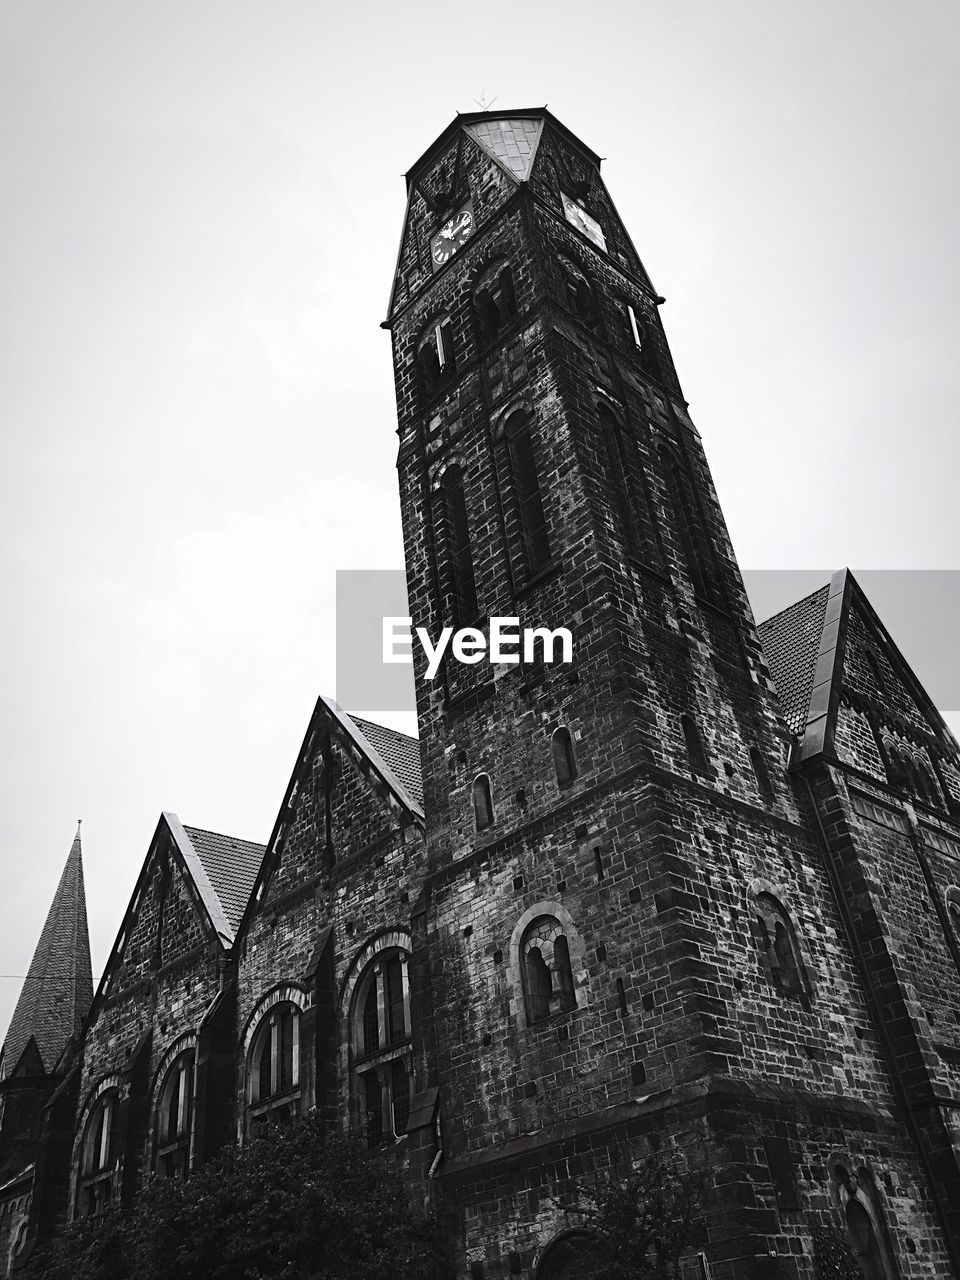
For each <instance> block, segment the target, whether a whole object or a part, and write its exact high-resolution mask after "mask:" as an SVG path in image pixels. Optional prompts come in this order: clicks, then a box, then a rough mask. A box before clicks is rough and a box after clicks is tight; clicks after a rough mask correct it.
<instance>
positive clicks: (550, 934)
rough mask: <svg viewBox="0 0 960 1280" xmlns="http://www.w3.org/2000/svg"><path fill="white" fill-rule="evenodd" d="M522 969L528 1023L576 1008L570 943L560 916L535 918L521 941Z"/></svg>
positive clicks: (540, 1020)
mask: <svg viewBox="0 0 960 1280" xmlns="http://www.w3.org/2000/svg"><path fill="white" fill-rule="evenodd" d="M520 971H521V975H522V979H523V997H524V1004H525V1006H526V1012H527V1022H528V1023H535V1022H542V1021H543V1020H544V1019H545V1018H549V1017H551V1016H552V1015H553V1014H555V1013H561V1012H563V1011H564V1010H566V1009H573V1008H575V1007H576V1003H577V997H576V993H575V991H574V987H573V970H572V968H571V966H570V944H569V942H568V941H567V937H566V934H565V933H564V931H563V925H562V924H561V923H560V921H559V920H558V919H557V918H556V916H539V917H538V918H537V919H536V920H533V921H531V923H530V924H529V925H528V926H527V928H526V930H525V931H524V934H523V937H522V939H521V941H520Z"/></svg>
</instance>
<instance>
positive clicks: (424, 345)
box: [417, 318, 457, 398]
mask: <svg viewBox="0 0 960 1280" xmlns="http://www.w3.org/2000/svg"><path fill="white" fill-rule="evenodd" d="M417 364H418V366H419V369H420V381H421V384H422V386H423V392H424V395H425V396H427V397H428V398H432V397H433V396H435V395H438V394H439V393H440V392H441V391H442V390H443V389H444V387H447V386H449V384H450V383H451V382H452V381H453V378H454V376H455V375H456V372H457V366H456V361H455V360H454V353H453V326H452V325H451V324H450V321H449V319H446V318H443V319H440V320H436V321H434V322H433V324H431V325H430V327H429V328H428V330H427V331H426V333H425V334H424V336H423V337H422V338H421V339H420V344H419V346H418V347H417Z"/></svg>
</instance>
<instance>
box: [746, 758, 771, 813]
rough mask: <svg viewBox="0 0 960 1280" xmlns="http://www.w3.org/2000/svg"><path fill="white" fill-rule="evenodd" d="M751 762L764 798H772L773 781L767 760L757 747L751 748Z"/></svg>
mask: <svg viewBox="0 0 960 1280" xmlns="http://www.w3.org/2000/svg"><path fill="white" fill-rule="evenodd" d="M750 763H751V764H752V765H753V772H754V774H755V776H756V779H757V786H758V787H759V788H760V794H761V795H762V796H763V798H764V800H772V799H773V783H772V782H771V781H770V773H769V771H768V769H767V762H766V760H764V758H763V756H762V755H761V754H760V751H759V750H758V749H757V748H756V747H751V748H750Z"/></svg>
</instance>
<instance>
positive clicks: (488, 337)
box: [473, 266, 517, 347]
mask: <svg viewBox="0 0 960 1280" xmlns="http://www.w3.org/2000/svg"><path fill="white" fill-rule="evenodd" d="M473 305H474V309H475V311H476V316H477V333H478V336H479V341H480V345H481V347H490V346H493V345H494V343H495V342H496V341H497V338H498V337H499V335H500V331H501V329H502V328H503V327H504V326H505V325H507V324H509V322H510V321H511V320H513V319H515V318H516V314H517V298H516V293H515V291H514V287H513V272H512V271H511V270H510V268H509V267H506V266H505V267H500V268H496V267H494V268H492V269H491V270H490V271H488V272H487V273H486V275H484V276H483V278H482V280H481V282H480V284H479V285H478V287H477V291H476V293H475V294H474V299H473Z"/></svg>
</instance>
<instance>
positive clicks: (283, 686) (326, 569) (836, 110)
mask: <svg viewBox="0 0 960 1280" xmlns="http://www.w3.org/2000/svg"><path fill="white" fill-rule="evenodd" d="M958 14H960V10H958V8H957V6H956V5H955V4H954V3H936V2H933V0H926V2H925V3H922V4H902V3H892V2H890V0H869V2H866V3H850V2H844V0H830V2H829V3H819V2H811V0H807V2H806V3H804V4H802V5H799V4H794V3H789V4H788V3H781V2H779V0H777V2H775V3H770V0H753V2H751V3H742V2H739V3H738V2H736V0H722V2H720V3H718V2H717V0H662V2H660V3H648V2H644V0H621V2H620V3H615V2H614V0H591V3H590V4H587V5H585V4H582V3H578V4H573V3H570V2H569V0H549V3H548V2H547V0H524V2H523V3H519V2H517V0H514V2H513V3H510V4H506V3H503V2H502V0H485V3H484V4H482V5H469V4H462V3H461V4H452V3H437V2H436V0H434V3H429V4H428V3H425V2H423V0H413V2H412V3H406V4H389V5H388V4H383V5H374V4H370V3H363V2H362V0H361V2H360V3H353V4H347V5H329V4H323V3H320V2H319V0H311V2H310V3H299V2H296V3H294V2H290V0H271V2H270V3H267V2H266V0H260V3H256V4H253V3H245V2H244V0H229V2H226V0H224V2H222V3H221V2H219V0H190V3H182V2H180V0H165V2H164V3H163V4H144V3H141V2H139V0H116V2H114V3H99V2H97V0H86V2H85V3H83V4H71V3H60V4H48V3H44V2H43V0H8V2H7V3H6V4H5V5H4V6H3V7H2V10H0V34H2V44H0V173H2V184H3V185H2V196H0V437H2V457H0V524H2V529H0V591H2V597H0V598H2V601H3V626H2V628H0V722H2V727H3V738H2V744H0V858H2V860H3V870H4V872H5V874H4V876H3V880H2V888H0V973H4V974H22V973H24V972H25V970H26V966H27V964H28V963H29V960H30V955H31V953H32V950H33V947H34V945H35V942H36V939H37V937H38V935H39V931H40V928H41V925H42V922H43V917H44V915H45V913H46V910H47V907H48V905H49V902H50V899H51V897H52V894H53V890H54V888H55V885H56V882H57V878H58V876H59V873H60V869H61V867H62V864H63V862H64V860H65V858H66V856H67V852H68V850H69V846H70V842H71V839H72V837H73V832H74V827H75V822H76V819H77V818H78V817H83V818H84V828H83V829H84V858H85V864H86V874H87V895H88V904H89V914H90V926H91V935H92V942H93V955H94V969H95V972H99V970H100V968H101V966H102V964H103V962H104V960H105V958H106V956H107V954H108V952H109V948H110V946H111V944H112V941H113V938H114V936H115V934H116V932H117V930H118V928H119V924H120V918H121V913H122V910H123V907H124V906H125V904H126V901H127V899H128V897H129V894H130V891H131V889H132V886H133V883H134V880H135V878H136V875H137V872H138V870H139V867H140V864H141V862H142V859H143V857H144V855H145V853H146V850H147V845H148V843H149V839H150V836H151V834H152V831H153V829H154V827H155V825H156V822H157V818H158V816H159V813H160V811H161V809H165V808H166V809H173V810H174V811H176V812H177V813H178V814H179V815H180V817H181V818H182V819H183V820H184V821H185V822H188V823H192V824H195V825H199V826H208V827H212V828H215V829H219V830H223V831H227V832H230V833H232V834H235V835H240V836H244V837H248V838H251V839H257V840H264V839H266V837H267V835H268V833H269V831H270V828H271V826H272V823H273V820H274V817H275V815H276V811H277V808H278V806H279V803H280V800H281V798H282V794H283V789H284V786H285V783H286V781H287V778H288V775H289V772H290V770H291V768H292V766H293V763H294V759H295V755H296V751H297V748H298V746H299V742H300V739H301V736H302V734H303V731H304V729H305V726H306V722H307V719H308V717H309V714H310V711H311V708H312V706H313V702H314V699H315V698H316V695H317V694H318V693H320V692H330V693H332V692H334V691H335V671H334V663H333V638H334V618H333V596H334V571H335V570H336V569H337V568H393V567H399V566H400V565H401V564H402V547H401V539H400V528H399V515H398V504H397V498H396V473H395V469H394V463H395V455H396V437H395V435H394V430H395V418H394V399H393V382H392V373H391V364H390V349H389V339H388V336H387V335H386V334H385V333H383V332H381V330H380V329H379V327H378V325H379V322H380V321H381V320H382V319H383V317H384V314H385V310H386V304H387V297H388V290H389V286H390V277H391V273H392V271H393V267H394V263H395V259H396V252H397V244H398V238H399V233H400V227H401V220H402V216H403V208H404V187H403V182H402V179H401V174H402V173H403V172H404V171H405V170H406V169H407V168H408V167H409V166H410V165H411V164H412V162H413V161H414V160H415V159H416V158H417V157H418V156H419V155H420V154H421V153H422V152H423V151H424V149H425V148H426V147H427V145H428V144H429V143H430V142H431V141H432V139H433V138H434V137H435V136H436V135H437V134H438V133H439V132H440V131H441V130H442V129H443V128H444V127H445V126H446V124H447V123H448V122H449V120H450V119H451V118H452V116H453V115H454V113H455V111H457V110H461V111H472V110H476V109H477V101H476V100H477V99H478V98H480V97H481V94H482V93H485V94H486V97H487V98H488V99H489V98H491V97H494V96H495V98H496V101H495V102H494V104H493V105H494V107H495V108H496V109H500V108H501V107H503V108H509V107H527V106H541V105H543V104H545V103H546V104H548V105H549V107H550V109H551V111H553V113H554V114H555V115H557V116H558V117H559V118H560V119H561V120H563V121H564V123H566V124H567V125H568V126H569V127H570V128H571V129H573V130H574V132H576V133H578V134H579V135H580V136H581V137H582V138H583V140H584V141H585V142H586V143H587V144H588V145H589V146H591V147H593V148H594V149H595V150H596V151H598V152H599V153H600V154H601V155H603V156H606V157H609V159H608V160H607V161H606V163H605V164H604V167H603V173H604V176H605V179H606V181H607V184H608V187H609V188H610V191H611V193H612V195H613V198H614V200H615V201H616V202H617V205H618V208H619V211H620V213H621V214H622V216H623V218H624V220H625V222H626V224H627V226H628V228H629V229H630V231H631V233H632V235H633V238H634V241H635V243H636V245H637V247H638V249H639V251H640V253H641V256H642V257H643V258H644V261H645V264H646V266H647V268H648V270H649V271H650V273H651V275H652V277H653V280H654V283H655V285H656V287H657V288H658V289H659V290H660V291H661V292H662V293H663V294H665V295H666V297H667V300H668V301H667V305H666V306H665V307H664V308H663V317H664V321H665V324H666V326H667V333H668V337H669V339H670V341H671V344H672V347H673V352H674V356H675V359H676V363H677V367H678V370H679V373H680V379H681V382H682V384H683V387H684V391H685V394H686V396H687V398H688V399H689V401H690V405H691V412H692V414H693V417H694V420H695V421H696V422H697V424H698V426H699V427H700V430H701V432H702V434H703V437H704V441H705V445H706V449H707V454H708V457H709V459H710V462H711V465H712V467H713V470H714V476H715V479H716V483H717V488H718V490H719V494H720V498H721V501H722V502H723V505H724V509H725V512H726V516H727V519H728V522H729V524H730V528H731V531H732V535H733V539H734V544H735V546H736V548H737V552H738V554H739V557H740V560H741V564H743V565H744V566H746V567H753V568H767V569H772V568H815V569H821V568H822V569H823V570H825V571H827V570H830V569H833V568H836V567H838V566H840V565H844V564H848V565H851V566H853V567H854V568H855V569H856V568H858V567H859V568H902V569H913V568H940V569H953V568H956V567H957V564H956V560H957V549H958V545H960V538H958V517H957V501H956V494H955V489H956V474H957V471H956V466H957V454H958V449H957V443H956V436H957V428H958V423H957V404H958V400H960V387H958V385H957V384H958V380H960V374H958V368H960V362H958V359H957V352H958V350H960V307H958V305H957V299H958V297H960V280H958V274H960V272H958V253H957V210H958V207H960V191H958V186H960V183H958V172H957V165H958V156H960V137H958V133H960V128H958V125H960V100H958V99H960V89H958V86H960V66H958V62H960V56H958V50H960V18H958ZM781 603H785V601H782V602H781ZM936 621H937V619H936V618H932V619H931V622H932V623H936ZM907 656H908V658H910V659H911V660H912V661H914V662H915V663H916V665H917V667H918V670H919V672H920V675H921V678H923V676H924V668H923V664H922V662H921V660H920V659H921V656H922V655H919V654H918V653H917V652H914V651H911V650H909V649H908V650H907ZM945 710H948V711H949V710H951V708H949V707H947V708H945ZM958 722H960V716H957V715H955V716H953V717H952V723H953V724H954V727H955V728H956V727H957V726H958ZM394 723H398V724H400V727H403V724H402V722H401V721H398V720H396V718H394ZM408 723H409V722H408ZM18 991H19V982H18V981H17V980H15V979H11V978H3V979H0V1031H2V1029H3V1028H4V1027H5V1026H6V1022H7V1018H8V1016H9V1013H10V1011H11V1010H12V1006H13V1003H14V1001H15V999H16V996H17V993H18Z"/></svg>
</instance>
